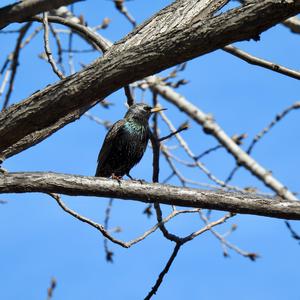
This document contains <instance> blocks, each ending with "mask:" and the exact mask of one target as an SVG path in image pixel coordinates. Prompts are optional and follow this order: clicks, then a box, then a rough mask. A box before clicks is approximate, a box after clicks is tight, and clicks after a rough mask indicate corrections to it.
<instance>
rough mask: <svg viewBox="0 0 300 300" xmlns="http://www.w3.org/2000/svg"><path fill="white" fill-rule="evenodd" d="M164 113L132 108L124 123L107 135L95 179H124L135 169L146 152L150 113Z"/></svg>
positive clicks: (156, 109) (116, 124) (141, 106)
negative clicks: (97, 177)
mask: <svg viewBox="0 0 300 300" xmlns="http://www.w3.org/2000/svg"><path fill="white" fill-rule="evenodd" d="M161 110H163V109H162V108H160V107H155V108H152V107H150V106H148V105H147V104H143V103H138V104H133V105H132V106H130V107H129V109H128V111H127V112H126V114H125V116H124V119H122V120H119V121H117V122H116V123H115V124H114V125H113V126H112V127H111V129H110V130H109V131H108V133H107V135H106V137H105V139H104V142H103V145H102V148H101V150H100V153H99V156H98V166H97V170H96V174H95V176H99V177H110V176H112V177H114V178H121V177H122V176H124V175H125V174H126V175H127V176H128V177H129V178H131V176H130V174H129V172H130V170H131V169H132V168H133V166H134V165H136V164H137V163H138V162H139V161H140V160H141V158H142V157H143V154H144V152H145V150H146V147H147V144H148V141H149V137H150V129H149V125H148V120H149V118H150V115H151V113H155V112H159V111H161Z"/></svg>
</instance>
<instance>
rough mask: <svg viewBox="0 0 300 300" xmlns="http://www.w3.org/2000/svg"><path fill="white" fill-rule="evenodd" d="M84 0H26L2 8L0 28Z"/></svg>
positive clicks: (0, 9) (0, 11)
mask: <svg viewBox="0 0 300 300" xmlns="http://www.w3.org/2000/svg"><path fill="white" fill-rule="evenodd" d="M78 1H82V0H25V1H19V2H17V3H15V4H11V5H7V6H4V7H2V8H0V30H1V29H2V28H4V27H6V26H7V25H9V24H11V23H14V22H23V21H24V20H25V19H26V18H28V17H31V16H34V15H36V14H39V13H42V12H45V11H49V10H51V9H55V8H58V7H60V6H63V5H68V4H71V3H74V2H78Z"/></svg>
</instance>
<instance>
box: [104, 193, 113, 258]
mask: <svg viewBox="0 0 300 300" xmlns="http://www.w3.org/2000/svg"><path fill="white" fill-rule="evenodd" d="M113 200H114V199H113V198H110V199H109V201H108V204H107V207H106V210H105V219H104V229H105V230H107V231H108V222H109V219H110V213H111V208H112V203H113ZM103 244H104V251H105V257H106V260H107V261H108V262H113V255H114V253H113V252H112V251H111V250H109V249H108V239H107V238H104V241H103Z"/></svg>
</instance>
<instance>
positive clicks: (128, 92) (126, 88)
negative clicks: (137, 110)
mask: <svg viewBox="0 0 300 300" xmlns="http://www.w3.org/2000/svg"><path fill="white" fill-rule="evenodd" d="M124 91H125V95H126V98H127V104H128V107H130V106H131V105H132V104H134V102H135V101H134V98H133V96H132V92H131V90H130V86H129V85H125V86H124Z"/></svg>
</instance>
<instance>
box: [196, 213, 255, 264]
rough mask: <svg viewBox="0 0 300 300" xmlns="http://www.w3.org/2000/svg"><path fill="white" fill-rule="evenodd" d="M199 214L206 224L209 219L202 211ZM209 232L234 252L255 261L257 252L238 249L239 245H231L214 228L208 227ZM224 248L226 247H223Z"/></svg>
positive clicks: (225, 253)
mask: <svg viewBox="0 0 300 300" xmlns="http://www.w3.org/2000/svg"><path fill="white" fill-rule="evenodd" d="M199 215H200V218H201V219H202V220H203V222H204V223H205V224H206V225H208V224H209V221H208V219H207V217H206V216H205V215H204V214H203V212H202V211H200V212H199ZM209 230H210V232H211V233H212V234H213V235H214V236H215V237H216V238H217V239H219V240H220V242H221V244H222V245H223V246H225V247H228V248H230V249H232V250H234V251H235V252H237V253H238V254H240V255H242V256H244V257H247V258H249V259H250V260H252V261H255V260H256V259H257V258H258V257H259V255H258V254H257V253H254V252H247V251H244V250H242V249H240V248H239V247H237V246H236V245H233V244H231V243H229V242H228V241H227V240H226V239H225V237H224V236H222V235H221V234H220V233H218V232H217V231H215V230H214V229H212V228H210V229H209ZM224 249H226V248H224ZM224 255H225V256H227V252H226V250H224Z"/></svg>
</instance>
